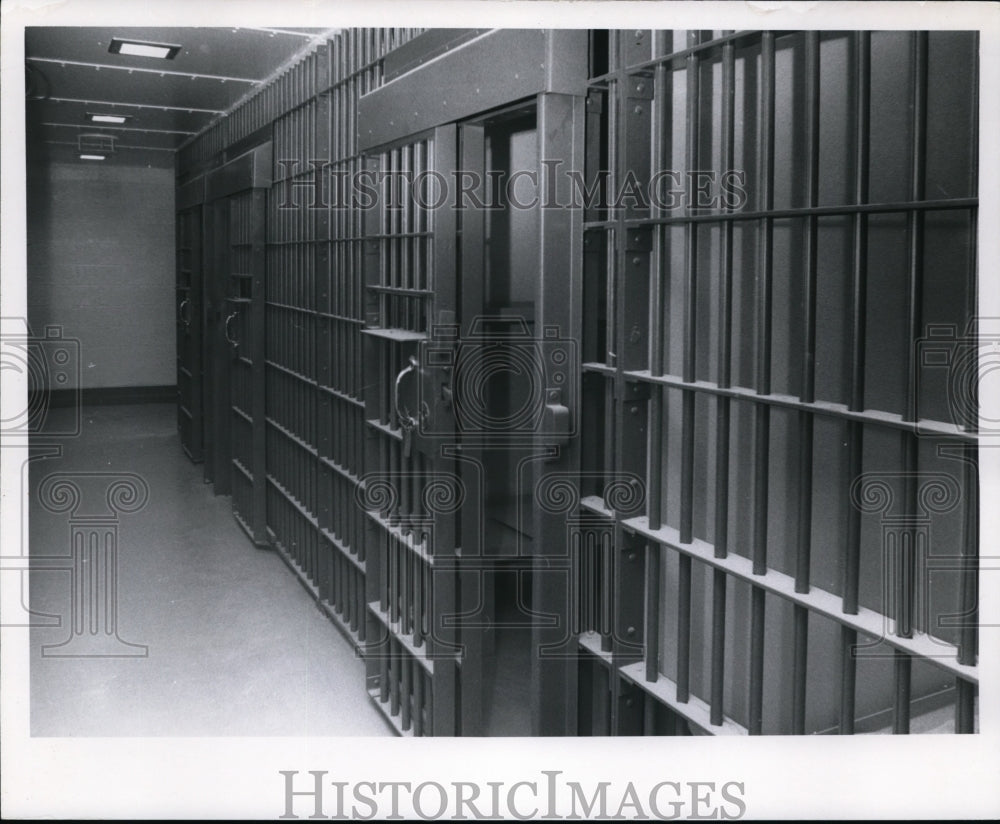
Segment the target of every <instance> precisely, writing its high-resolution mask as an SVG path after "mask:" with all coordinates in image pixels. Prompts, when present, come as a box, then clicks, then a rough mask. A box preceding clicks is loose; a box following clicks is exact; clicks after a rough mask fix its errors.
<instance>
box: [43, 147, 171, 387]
mask: <svg viewBox="0 0 1000 824" xmlns="http://www.w3.org/2000/svg"><path fill="white" fill-rule="evenodd" d="M27 183H28V198H27V200H28V202H27V209H28V215H27V218H28V273H27V274H28V322H29V324H30V326H31V329H32V332H33V333H34V334H36V335H42V334H44V331H45V327H46V326H47V325H50V324H55V325H59V326H61V327H62V329H63V335H64V336H67V337H72V338H77V339H79V341H80V346H81V366H80V373H81V380H80V386H81V387H82V388H84V389H88V388H96V387H128V386H165V385H173V384H174V383H175V382H176V360H175V340H174V338H175V327H174V297H173V287H174V172H173V168H172V167H165V168H148V167H145V166H126V165H119V164H117V163H108V164H97V163H94V164H93V165H86V164H85V163H84V162H82V161H76V162H74V163H48V164H38V165H35V164H32V165H30V166H29V167H28V170H27ZM60 388H64V387H60ZM65 388H68V387H65Z"/></svg>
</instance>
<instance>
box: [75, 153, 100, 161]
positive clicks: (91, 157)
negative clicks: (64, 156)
mask: <svg viewBox="0 0 1000 824" xmlns="http://www.w3.org/2000/svg"><path fill="white" fill-rule="evenodd" d="M80 160H104V155H98V154H82V155H80Z"/></svg>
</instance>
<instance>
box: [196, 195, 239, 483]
mask: <svg viewBox="0 0 1000 824" xmlns="http://www.w3.org/2000/svg"><path fill="white" fill-rule="evenodd" d="M204 218H205V220H204V224H203V226H204V244H203V247H204V253H205V254H204V261H205V264H204V278H203V289H202V296H203V306H204V324H203V336H202V351H203V363H204V368H203V376H204V377H203V381H202V387H203V388H202V397H203V399H204V403H203V407H204V418H205V423H204V427H203V429H204V452H205V461H204V480H205V483H210V484H212V485H213V489H214V491H215V494H216V495H228V494H229V489H230V483H229V472H230V465H231V456H230V444H229V416H230V409H229V407H230V403H229V361H230V359H231V356H232V352H231V350H230V344H229V342H228V341H227V340H226V336H225V322H226V318H227V317H228V315H229V313H230V312H231V311H232V310H231V308H230V306H229V300H228V294H229V202H228V201H227V200H226V199H224V198H223V199H222V200H216V201H213V202H211V203H207V204H205V207H204Z"/></svg>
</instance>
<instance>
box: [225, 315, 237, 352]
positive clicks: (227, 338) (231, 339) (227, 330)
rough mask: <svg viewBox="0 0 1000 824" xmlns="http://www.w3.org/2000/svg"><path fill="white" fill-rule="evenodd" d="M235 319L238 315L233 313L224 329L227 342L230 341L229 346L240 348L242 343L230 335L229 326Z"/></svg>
mask: <svg viewBox="0 0 1000 824" xmlns="http://www.w3.org/2000/svg"><path fill="white" fill-rule="evenodd" d="M235 318H236V313H235V312H233V313H232V314H230V315H229V317H227V318H226V324H225V327H224V334H225V336H226V340H227V341H229V345H230V346H239V345H240V342H239V341H238V340H236V339H234V338H233V337H232V336H231V335H230V334H229V324H230V322H232V321H233V320H234V319H235Z"/></svg>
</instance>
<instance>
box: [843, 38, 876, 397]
mask: <svg viewBox="0 0 1000 824" xmlns="http://www.w3.org/2000/svg"><path fill="white" fill-rule="evenodd" d="M854 40H855V43H854V48H855V65H854V98H855V115H854V117H855V161H854V164H855V166H854V200H855V203H856V204H862V203H865V202H867V200H868V183H869V180H868V165H869V156H870V146H869V141H870V120H869V117H870V112H869V109H870V105H871V34H870V33H869V32H858V33H857V34H856V35H855V37H854ZM853 243H854V265H853V282H852V292H853V298H852V302H851V310H852V315H851V335H852V338H851V391H850V400H849V403H848V406H849V408H850V409H852V410H860V409H864V391H865V322H866V305H867V283H868V222H867V219H866V215H865V213H864V212H860V211H859V212H857V213H855V215H854V229H853Z"/></svg>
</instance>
